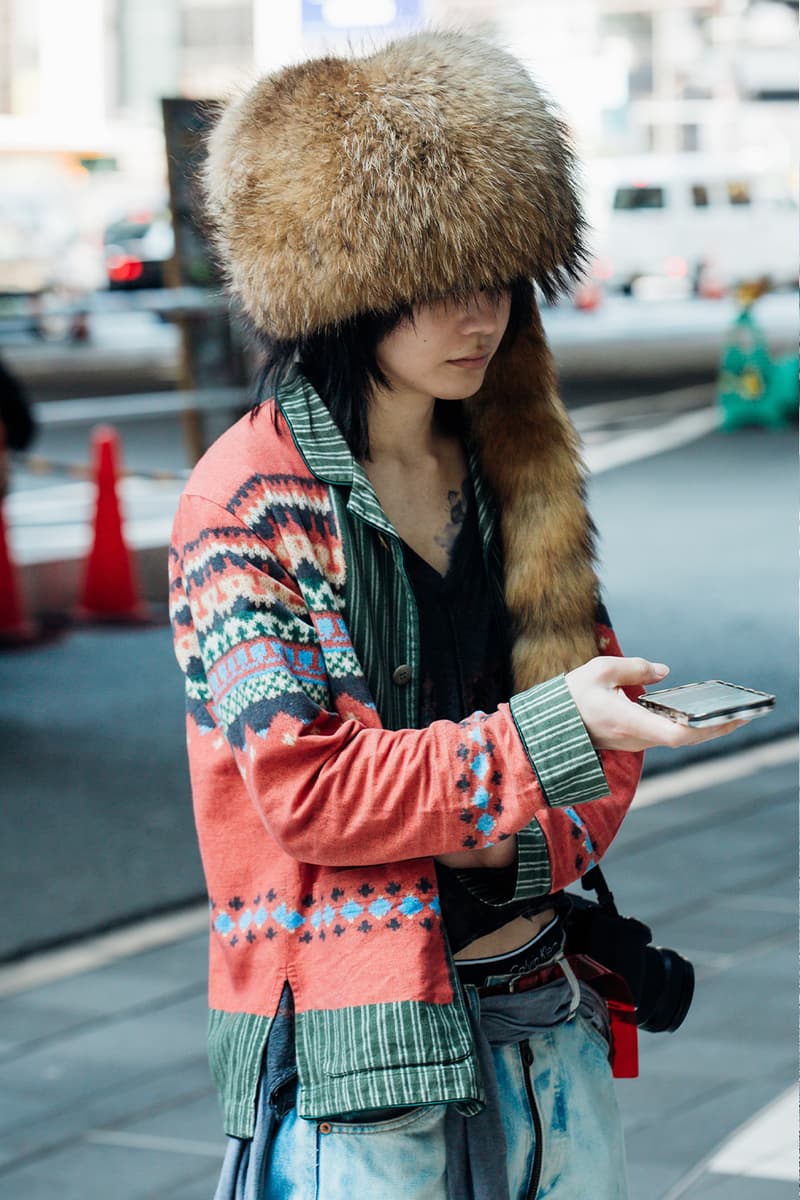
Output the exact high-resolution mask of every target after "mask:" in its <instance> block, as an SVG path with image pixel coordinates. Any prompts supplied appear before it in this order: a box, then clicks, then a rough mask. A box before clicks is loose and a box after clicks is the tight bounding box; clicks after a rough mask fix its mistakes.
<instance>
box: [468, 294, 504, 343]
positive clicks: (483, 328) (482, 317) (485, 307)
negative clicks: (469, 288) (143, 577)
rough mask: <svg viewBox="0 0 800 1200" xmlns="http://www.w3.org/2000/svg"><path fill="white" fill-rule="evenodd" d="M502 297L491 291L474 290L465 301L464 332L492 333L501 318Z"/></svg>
mask: <svg viewBox="0 0 800 1200" xmlns="http://www.w3.org/2000/svg"><path fill="white" fill-rule="evenodd" d="M502 307H503V305H502V297H500V296H497V295H496V294H494V293H491V292H480V291H479V292H473V293H472V294H471V295H470V296H469V297H468V298H467V300H466V301H465V302H464V308H463V315H462V318H461V329H462V332H463V333H466V334H470V333H477V334H487V335H488V334H492V333H494V331H495V330H496V329H497V325H498V322H499V320H500V309H501V308H502Z"/></svg>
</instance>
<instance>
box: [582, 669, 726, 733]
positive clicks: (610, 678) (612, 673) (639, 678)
mask: <svg viewBox="0 0 800 1200" xmlns="http://www.w3.org/2000/svg"><path fill="white" fill-rule="evenodd" d="M668 674H669V667H667V666H665V665H664V664H663V663H651V662H648V661H647V659H646V658H616V657H603V658H593V659H590V661H589V662H587V663H584V664H583V666H582V667H576V669H575V670H574V671H570V672H569V673H568V674H567V675H566V676H565V680H566V684H567V687H568V688H569V690H570V692H571V693H572V698H573V700H574V701H575V706H576V708H577V709H578V712H579V713H580V715H581V720H582V721H583V723H584V725H585V726H586V729H587V732H588V734H589V737H590V738H591V739H592V743H593V745H594V746H595V747H596V748H597V749H598V750H647V749H649V748H650V747H651V746H671V747H672V748H673V749H677V748H678V747H679V746H696V745H697V744H698V743H699V742H708V741H711V739H712V738H718V737H724V736H725V734H727V733H732V732H733V730H734V729H738V728H739V727H740V726H741V725H746V724H747V722H746V721H728V723H727V724H725V725H714V726H712V727H711V728H709V729H692V728H690V727H689V726H688V725H678V723H677V722H676V721H670V720H669V719H668V718H667V717H659V716H657V715H656V714H655V713H653V712H648V710H647V709H646V708H642V706H641V705H640V704H636V702H635V701H633V700H629V699H628V697H627V696H626V695H625V693H624V692H623V691H622V688H623V687H630V686H634V687H636V686H638V685H644V684H647V683H660V682H661V680H662V679H663V678H664V677H665V675H668Z"/></svg>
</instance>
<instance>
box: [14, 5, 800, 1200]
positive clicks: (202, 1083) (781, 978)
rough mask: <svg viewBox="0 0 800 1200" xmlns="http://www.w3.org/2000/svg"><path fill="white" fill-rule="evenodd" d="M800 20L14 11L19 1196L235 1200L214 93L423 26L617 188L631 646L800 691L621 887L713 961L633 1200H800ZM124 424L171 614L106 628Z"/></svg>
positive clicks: (641, 812)
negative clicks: (214, 474)
mask: <svg viewBox="0 0 800 1200" xmlns="http://www.w3.org/2000/svg"><path fill="white" fill-rule="evenodd" d="M797 8H798V6H797V3H796V2H791V0H790V2H786V0H669V2H668V0H663V2H662V0H561V2H560V3H555V0H528V2H525V3H523V2H522V0H493V2H492V3H489V2H488V0H485V2H484V0H459V2H455V0H453V2H450V0H397V3H388V2H387V3H383V2H382V0H381V3H377V0H372V2H371V3H358V2H356V0H347V2H337V3H311V2H310V0H284V2H283V3H281V5H280V6H278V5H274V4H272V3H270V2H267V0H169V2H167V0H73V3H72V4H70V5H64V4H62V3H58V0H0V164H2V168H3V170H2V180H3V182H2V186H1V187H0V362H1V363H2V364H3V366H4V367H5V369H6V371H7V372H9V373H10V378H11V380H12V381H13V385H14V387H15V388H16V391H15V395H17V396H19V395H20V394H21V395H22V397H23V401H22V402H23V405H25V402H26V401H27V407H28V408H29V410H30V414H31V415H32V417H33V421H34V425H35V433H34V435H33V436H32V437H30V438H29V437H27V436H25V437H19V436H17V434H18V432H19V428H18V426H15V425H14V421H15V420H16V418H15V417H14V416H13V413H12V402H11V401H10V399H9V396H10V395H11V391H10V386H11V385H6V384H5V383H4V385H3V386H4V388H7V387H8V388H9V390H8V391H6V390H4V391H3V395H2V400H3V404H2V407H0V417H1V418H2V422H3V423H5V436H6V441H7V445H8V451H7V452H6V454H5V455H3V454H2V450H1V449H0V484H1V481H2V479H3V477H7V486H6V493H5V496H4V498H3V499H1V500H0V505H2V507H1V508H0V513H2V526H0V535H4V536H3V541H4V543H6V544H7V548H8V553H9V558H10V563H9V565H8V566H7V567H3V566H2V556H0V771H1V773H2V779H3V815H4V837H3V838H2V840H0V911H2V912H3V914H4V918H5V919H4V921H3V922H2V924H0V1030H2V1032H1V1033H0V1192H2V1194H3V1195H4V1196H8V1197H10V1198H13V1200H38V1198H39V1197H42V1200H44V1197H50V1196H51V1195H52V1193H53V1191H54V1190H57V1191H58V1194H59V1195H60V1197H61V1198H62V1200H108V1198H109V1197H113V1198H114V1200H145V1198H146V1197H152V1198H155V1197H164V1196H169V1197H170V1198H171V1200H204V1198H209V1197H210V1196H211V1195H212V1194H213V1187H214V1179H215V1176H216V1172H217V1170H218V1163H219V1158H220V1155H221V1153H222V1149H223V1147H222V1137H221V1133H220V1121H219V1115H218V1111H217V1106H216V1100H215V1097H214V1093H213V1088H212V1085H211V1082H210V1078H209V1074H208V1068H207V1064H206V1060H205V969H206V963H205V953H206V950H205V929H206V925H207V920H206V912H205V908H204V887H203V879H202V873H201V869H200V862H199V856H198V853H197V849H196V845H195V837H194V829H193V823H192V813H191V798H190V793H189V783H188V774H187V769H186V762H185V750H184V744H183V700H182V688H181V677H180V674H179V671H178V669H177V665H176V663H175V661H174V657H173V653H172V646H171V637H170V632H169V628H168V625H167V617H166V546H167V543H168V538H169V531H170V526H171V520H172V514H173V512H174V508H175V504H176V501H177V497H178V495H179V493H180V491H181V488H182V486H183V480H184V479H185V477H186V475H187V474H188V471H189V469H190V468H191V466H192V464H193V463H194V461H195V460H196V458H197V457H198V456H199V454H200V453H201V452H202V450H203V448H204V447H205V446H207V445H208V444H210V442H211V441H212V440H213V438H214V437H216V436H217V435H218V434H219V433H220V432H221V431H222V430H223V429H224V428H225V427H226V426H227V425H228V424H229V423H230V422H231V421H232V420H234V419H236V417H237V416H238V415H239V414H240V413H242V412H243V411H244V410H245V409H246V408H247V407H248V406H249V404H250V402H251V401H252V397H253V379H254V376H255V372H256V369H257V365H258V358H257V354H256V353H255V352H254V351H253V349H252V348H251V347H250V346H249V345H248V343H247V340H246V338H245V336H244V333H243V331H242V329H241V327H240V325H239V323H238V321H237V319H236V317H235V315H231V314H229V312H228V308H227V304H226V302H225V299H224V297H223V295H222V290H221V286H220V284H219V280H218V279H217V278H216V275H215V272H214V268H213V264H212V263H211V260H210V258H209V255H208V249H207V245H206V241H205V236H204V233H203V228H202V217H201V214H200V210H199V204H198V197H197V194H196V191H195V190H194V185H193V182H192V181H193V179H194V178H195V174H196V172H195V168H196V166H197V164H198V162H199V157H198V156H201V154H202V151H201V143H200V139H201V137H202V132H203V130H204V128H205V127H206V124H207V120H208V117H207V109H206V107H205V102H206V101H210V100H214V99H215V98H217V97H218V96H220V95H223V94H225V93H226V92H227V91H228V90H229V89H230V88H236V87H239V86H242V85H246V84H247V83H248V82H249V81H250V80H252V79H253V78H254V77H255V76H256V75H257V74H258V73H260V72H262V71H267V70H271V69H273V68H275V67H277V66H280V65H281V64H283V63H285V62H290V61H294V60H296V59H298V58H300V57H304V56H306V55H310V54H316V53H319V52H320V51H321V50H323V49H328V48H330V49H333V50H338V49H340V48H341V47H342V45H343V44H344V41H345V40H346V39H348V38H349V39H350V40H351V41H352V42H353V43H355V44H356V45H358V44H359V43H360V41H361V40H363V39H365V38H366V39H372V40H374V41H380V40H384V39H386V38H387V37H390V36H395V35H397V34H398V33H404V32H407V31H409V30H411V29H414V28H420V27H422V26H423V25H424V24H425V23H430V24H437V23H450V24H458V25H460V26H462V27H474V28H475V29H476V30H478V31H480V32H483V33H486V34H488V35H489V36H493V37H496V38H499V39H500V40H501V41H502V42H503V44H505V45H507V46H508V48H509V49H511V50H512V51H514V52H515V53H517V54H519V55H520V56H521V57H523V58H524V59H525V60H526V62H528V63H529V65H530V67H531V70H532V71H533V73H534V74H535V75H537V76H538V78H540V79H541V80H542V81H543V82H544V83H545V84H546V86H547V87H548V88H549V90H550V92H551V94H552V95H553V97H554V98H555V100H556V101H557V102H558V103H559V104H560V105H561V106H562V107H563V109H564V112H565V114H566V118H567V120H568V122H569V124H570V127H571V129H572V132H573V135H574V137H575V139H576V142H577V145H578V148H579V152H580V155H581V158H582V160H583V161H584V163H585V195H586V203H587V210H588V215H589V219H590V222H591V226H592V251H593V257H592V261H591V264H590V266H589V269H588V272H587V277H586V280H585V282H584V283H583V284H582V285H581V287H579V288H578V289H576V291H575V292H574V294H572V295H571V296H569V297H565V298H564V299H563V300H562V301H561V302H560V303H559V304H558V305H557V306H555V307H552V308H545V309H544V310H543V319H544V322H545V327H546V330H547V333H548V338H549V340H550V343H551V345H552V347H553V350H554V353H555V356H556V360H557V363H558V366H559V371H560V375H561V382H562V394H563V396H564V398H565V400H566V403H567V405H568V407H569V410H570V412H571V415H572V417H573V420H574V422H575V424H576V427H577V429H578V431H579V434H580V436H581V439H582V442H583V447H584V456H585V459H586V462H587V466H588V469H589V475H590V480H589V503H590V508H591V511H592V514H593V516H594V519H595V522H596V524H597V526H598V529H599V531H600V543H599V547H600V564H599V571H600V575H601V578H602V580H603V583H604V587H605V594H606V600H607V604H608V608H609V611H610V613H611V617H612V620H613V623H614V625H615V628H616V630H617V632H618V635H619V638H620V641H621V643H622V646H623V649H624V651H625V652H626V653H629V654H643V655H646V656H648V657H651V658H657V659H661V660H663V661H665V662H667V663H669V665H670V667H671V676H670V682H672V683H675V684H678V683H686V682H691V681H694V680H699V679H706V678H720V679H726V680H730V681H731V682H736V683H741V684H744V685H746V686H750V687H754V688H757V689H762V690H765V691H769V692H772V693H774V694H775V695H776V696H777V704H776V709H775V711H774V713H773V714H771V715H770V716H769V717H768V718H766V719H764V720H761V721H755V722H753V723H752V724H751V725H749V726H747V727H746V728H745V729H743V730H741V731H739V732H738V733H737V734H735V735H734V736H733V737H731V738H730V739H726V740H725V741H724V742H722V743H719V744H718V743H716V742H712V743H709V744H708V745H706V746H702V747H699V748H697V749H695V750H693V751H687V752H680V753H674V752H667V751H655V752H652V753H651V754H650V755H648V761H647V765H646V779H645V782H644V783H643V785H642V788H641V791H640V795H639V797H638V798H637V802H636V804H635V806H634V809H633V811H632V812H631V814H630V816H629V818H628V820H627V821H626V823H625V826H624V828H623V831H622V833H621V834H620V836H619V837H618V839H617V842H616V843H615V845H614V847H613V848H612V851H611V853H610V854H609V856H608V860H607V865H608V875H609V878H610V880H611V883H612V886H613V887H614V889H615V892H616V895H617V901H618V904H619V907H620V909H621V910H622V911H624V912H626V913H630V914H631V915H635V916H637V917H640V918H641V919H643V920H646V921H647V922H648V923H649V924H651V925H652V927H653V929H654V934H655V940H656V942H657V943H658V944H661V945H668V946H673V947H675V948H676V949H678V950H680V952H681V953H682V954H684V955H685V956H687V957H689V958H690V959H691V960H692V961H693V962H694V964H695V967H696V970H697V995H696V999H695V1002H694V1005H693V1007H692V1010H691V1012H690V1014H689V1017H688V1019H687V1021H686V1023H685V1025H684V1026H683V1027H682V1028H681V1029H680V1031H679V1032H678V1033H676V1034H675V1035H656V1036H652V1035H649V1034H643V1035H642V1036H641V1037H640V1050H641V1058H642V1071H641V1078H640V1079H639V1080H638V1081H622V1082H621V1083H620V1085H619V1096H620V1102H621V1105H622V1109H623V1116H624V1120H625V1126H626V1136H627V1141H628V1153H629V1161H630V1183H631V1200H679V1198H681V1197H688V1198H689V1200H706V1198H708V1200H788V1198H789V1196H790V1195H792V1196H794V1195H795V1194H796V1188H797V1153H796V1146H797V1136H796V1127H797V1122H796V1108H797V1101H796V1081H797V1063H796V956H797V889H796V875H797V870H796V848H797V811H796V790H797V788H796V781H797V756H798V749H797V733H796V731H797V715H798V714H797V695H798V686H797V632H796V630H797V607H796V590H797V589H796V566H795V563H796V511H797V498H796V478H797V437H796V416H797V368H796V358H795V357H794V356H795V355H796V346H797V325H798V321H797V292H796V283H797V269H798V252H797V211H798V210H797V167H796V158H795V147H794V139H795V132H796V129H795V125H796V106H797V75H796V41H795V39H796V25H797ZM14 411H16V410H14ZM98 425H104V426H111V427H113V429H114V430H115V431H116V435H117V439H118V449H119V464H118V465H119V470H120V477H119V481H118V485H117V490H118V494H119V497H120V501H121V506H122V514H123V518H124V536H125V541H126V544H127V547H129V548H130V553H131V555H132V559H133V561H134V564H135V577H134V581H133V589H134V593H135V595H134V598H133V601H130V600H125V599H124V598H123V600H121V601H120V599H119V595H118V594H117V593H115V594H113V595H110V598H107V600H105V601H104V602H103V603H102V604H99V605H98V604H95V605H94V607H92V605H89V606H88V608H87V604H86V587H85V580H86V570H87V566H86V563H87V555H88V553H89V550H90V547H91V545H92V540H93V522H94V512H95V504H96V494H97V482H96V471H95V467H94V466H93V459H92V454H93V451H92V445H91V439H92V436H93V430H95V429H96V427H97V426H98ZM15 438H16V440H15ZM2 490H3V489H2V486H1V485H0V494H2ZM4 572H5V573H4ZM107 573H108V572H107ZM101 574H102V572H101ZM101 582H102V581H101ZM14 590H15V592H16V599H14V598H13V597H12V591H14ZM115 605H116V608H115ZM80 608H82V611H81V612H80V614H79V612H78V610H79V609H80ZM143 613H144V615H145V617H146V619H145V620H142V619H141V616H142V614H143ZM576 1200H591V1192H590V1190H588V1191H587V1193H586V1197H576Z"/></svg>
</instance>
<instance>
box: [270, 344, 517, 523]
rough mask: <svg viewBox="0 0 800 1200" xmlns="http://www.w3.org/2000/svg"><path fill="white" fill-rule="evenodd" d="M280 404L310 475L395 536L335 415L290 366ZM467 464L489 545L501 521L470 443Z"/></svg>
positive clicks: (351, 510)
mask: <svg viewBox="0 0 800 1200" xmlns="http://www.w3.org/2000/svg"><path fill="white" fill-rule="evenodd" d="M276 402H277V404H278V406H279V408H280V410H281V412H282V413H283V415H284V417H285V419H286V422H287V424H288V426H289V429H290V430H291V434H292V437H293V438H294V442H295V445H296V446H297V449H298V450H299V451H300V453H301V455H302V456H303V459H304V461H305V464H306V466H307V467H308V469H309V470H310V471H311V472H312V474H313V475H315V476H316V477H317V478H318V479H321V480H322V481H323V482H324V483H332V484H344V485H346V486H347V487H349V488H350V495H349V498H348V500H347V508H348V510H349V511H350V512H352V513H353V514H354V515H355V516H357V517H360V518H361V519H362V520H364V521H367V522H368V523H369V524H370V525H374V526H375V528H376V529H380V530H382V531H383V532H384V533H388V534H390V535H391V536H392V537H396V536H397V534H396V532H395V530H394V528H393V526H392V525H391V523H390V522H389V520H388V518H387V517H386V514H385V513H384V511H383V509H382V508H381V506H380V501H379V500H378V497H377V496H376V495H375V491H374V489H373V487H372V484H371V483H370V481H369V477H368V476H367V473H366V471H365V470H364V468H363V467H362V466H361V464H360V463H359V462H356V460H355V459H354V457H353V455H352V453H351V451H350V447H349V446H348V445H347V442H346V441H345V440H344V437H343V436H342V433H341V431H340V430H339V428H338V426H337V425H336V423H335V421H334V420H333V417H332V416H331V414H330V413H329V412H328V409H327V408H326V406H325V404H324V403H323V401H322V399H321V398H320V396H319V395H318V393H317V392H316V391H315V390H314V388H313V387H312V386H311V384H310V383H309V382H308V380H307V379H306V377H305V376H304V375H303V374H302V372H301V371H300V369H299V367H297V366H293V367H291V368H290V370H289V372H288V373H287V375H286V376H285V377H284V379H283V381H282V382H281V385H280V387H279V388H278V392H277V397H276ZM467 460H468V463H469V471H470V478H471V480H472V487H473V491H474V493H475V503H476V505H477V509H478V524H479V527H480V531H481V539H482V541H483V542H484V544H485V545H488V544H489V542H490V541H491V538H492V535H493V533H494V530H495V526H496V523H497V513H496V508H495V503H494V498H493V496H492V495H491V492H490V491H489V488H488V487H487V484H486V482H485V481H484V479H483V476H482V473H481V469H480V460H479V458H478V453H477V450H476V448H475V446H474V444H472V443H468V445H467Z"/></svg>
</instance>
